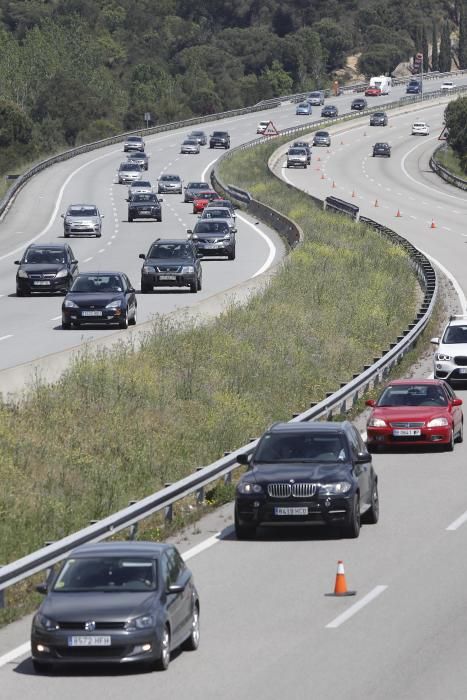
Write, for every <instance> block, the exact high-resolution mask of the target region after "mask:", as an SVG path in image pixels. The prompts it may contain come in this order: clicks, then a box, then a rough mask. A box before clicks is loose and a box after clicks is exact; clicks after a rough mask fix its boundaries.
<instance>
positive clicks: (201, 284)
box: [198, 277, 203, 292]
mask: <svg viewBox="0 0 467 700" xmlns="http://www.w3.org/2000/svg"><path fill="white" fill-rule="evenodd" d="M202 287H203V282H202V280H201V277H198V292H200V291H201V289H202Z"/></svg>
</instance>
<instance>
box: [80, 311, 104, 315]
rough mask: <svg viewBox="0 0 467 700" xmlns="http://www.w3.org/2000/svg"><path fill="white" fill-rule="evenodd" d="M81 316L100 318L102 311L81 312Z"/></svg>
mask: <svg viewBox="0 0 467 700" xmlns="http://www.w3.org/2000/svg"><path fill="white" fill-rule="evenodd" d="M81 315H82V316H102V311H82V312H81Z"/></svg>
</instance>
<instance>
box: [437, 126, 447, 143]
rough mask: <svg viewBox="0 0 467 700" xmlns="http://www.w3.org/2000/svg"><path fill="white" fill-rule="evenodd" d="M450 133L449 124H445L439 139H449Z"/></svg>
mask: <svg viewBox="0 0 467 700" xmlns="http://www.w3.org/2000/svg"><path fill="white" fill-rule="evenodd" d="M448 134H449V132H448V127H447V126H443V130H442V132H441V133H440V135H439V136H438V141H447V139H448Z"/></svg>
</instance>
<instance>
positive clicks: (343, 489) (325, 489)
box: [319, 481, 352, 496]
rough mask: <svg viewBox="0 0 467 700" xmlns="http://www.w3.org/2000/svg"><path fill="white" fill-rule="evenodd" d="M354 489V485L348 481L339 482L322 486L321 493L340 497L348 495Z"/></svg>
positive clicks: (320, 487) (320, 486)
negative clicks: (344, 494)
mask: <svg viewBox="0 0 467 700" xmlns="http://www.w3.org/2000/svg"><path fill="white" fill-rule="evenodd" d="M351 488H352V484H350V483H349V482H348V481H337V482H336V483H334V484H320V485H319V492H320V494H321V495H324V496H339V495H340V494H342V493H348V491H350V489H351Z"/></svg>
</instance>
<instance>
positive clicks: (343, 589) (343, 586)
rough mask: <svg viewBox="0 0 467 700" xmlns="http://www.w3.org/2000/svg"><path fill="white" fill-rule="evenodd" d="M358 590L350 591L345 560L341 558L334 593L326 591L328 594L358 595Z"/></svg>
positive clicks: (338, 563)
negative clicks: (345, 570) (346, 577)
mask: <svg viewBox="0 0 467 700" xmlns="http://www.w3.org/2000/svg"><path fill="white" fill-rule="evenodd" d="M356 593H357V591H349V590H348V589H347V582H346V580H345V572H344V562H343V561H342V560H341V559H339V561H338V562H337V573H336V583H335V584H334V593H326V595H327V596H349V595H356Z"/></svg>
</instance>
